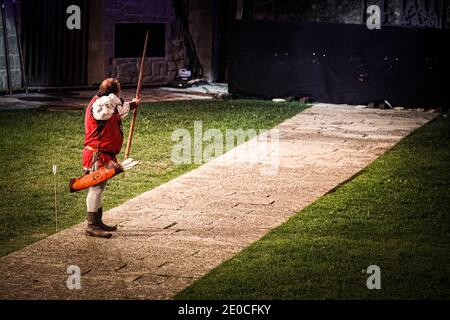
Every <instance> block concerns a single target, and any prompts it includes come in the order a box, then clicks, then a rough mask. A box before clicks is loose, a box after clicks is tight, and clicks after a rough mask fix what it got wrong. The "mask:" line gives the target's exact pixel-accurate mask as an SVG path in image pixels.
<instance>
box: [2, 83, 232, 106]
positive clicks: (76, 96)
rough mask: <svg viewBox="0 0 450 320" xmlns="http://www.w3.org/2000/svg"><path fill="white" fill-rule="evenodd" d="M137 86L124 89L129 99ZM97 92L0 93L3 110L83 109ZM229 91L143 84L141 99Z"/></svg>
mask: <svg viewBox="0 0 450 320" xmlns="http://www.w3.org/2000/svg"><path fill="white" fill-rule="evenodd" d="M135 93H136V89H124V90H123V93H122V96H123V97H124V98H125V99H126V100H131V99H133V98H134V96H135ZM95 94H96V90H73V91H60V92H42V93H39V92H34V93H29V94H25V93H20V94H13V95H0V111H1V110H20V109H46V110H52V111H67V110H81V109H83V108H85V107H86V105H87V103H88V102H89V100H90V99H91V98H92V97H93V96H94V95H95ZM226 95H228V86H227V85H226V84H208V85H200V86H194V87H191V88H186V89H177V88H170V87H158V88H143V89H142V96H141V100H142V102H159V101H178V100H200V99H213V98H222V97H224V96H226Z"/></svg>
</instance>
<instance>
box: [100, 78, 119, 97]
mask: <svg viewBox="0 0 450 320" xmlns="http://www.w3.org/2000/svg"><path fill="white" fill-rule="evenodd" d="M120 91H121V88H120V82H119V80H117V79H116V78H108V79H105V80H103V82H102V84H101V85H100V88H99V89H98V93H97V96H99V97H104V96H109V95H110V94H111V93H114V94H115V95H116V96H119V94H120Z"/></svg>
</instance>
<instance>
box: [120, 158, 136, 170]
mask: <svg viewBox="0 0 450 320" xmlns="http://www.w3.org/2000/svg"><path fill="white" fill-rule="evenodd" d="M138 164H139V161H138V160H133V159H131V158H128V159H126V160H124V161H123V162H122V163H121V164H120V166H121V167H122V169H123V171H127V170H130V169H133V168H134V167H135V166H137V165H138Z"/></svg>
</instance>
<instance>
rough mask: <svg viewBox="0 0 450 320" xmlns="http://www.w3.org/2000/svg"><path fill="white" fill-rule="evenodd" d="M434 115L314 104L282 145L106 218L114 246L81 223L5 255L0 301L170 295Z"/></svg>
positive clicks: (258, 143)
mask: <svg viewBox="0 0 450 320" xmlns="http://www.w3.org/2000/svg"><path fill="white" fill-rule="evenodd" d="M437 115H438V114H436V113H428V112H417V111H396V110H375V109H365V108H361V107H349V106H330V105H323V104H319V105H315V106H313V107H312V108H310V109H308V110H306V111H305V112H303V113H300V114H298V115H296V116H295V117H293V118H291V119H289V120H287V121H285V122H283V123H282V124H280V125H279V126H277V127H276V128H275V129H273V130H272V131H271V132H270V133H271V134H273V135H274V136H276V133H277V132H278V133H279V142H278V143H276V140H274V141H272V143H270V144H268V143H267V142H264V141H263V140H262V139H254V140H251V141H250V142H248V143H245V144H243V145H241V146H239V147H237V148H235V149H233V150H232V151H231V152H229V153H226V154H225V155H224V156H222V157H220V158H218V159H216V160H214V161H211V162H209V163H207V164H205V165H203V166H202V167H200V168H198V169H196V170H194V171H192V172H190V173H187V174H185V175H183V176H181V177H178V178H176V179H174V180H172V181H170V182H168V183H166V184H164V185H162V186H160V187H158V188H155V189H153V190H150V191H148V192H146V193H144V194H142V195H140V196H138V197H137V198H134V199H132V200H130V201H128V202H126V203H124V204H123V205H121V206H119V207H117V208H115V209H113V210H111V211H109V212H107V213H106V214H105V218H106V221H107V222H108V223H117V224H119V230H118V232H117V233H116V234H115V236H114V237H113V238H112V239H110V240H104V239H94V238H88V237H85V236H84V235H83V231H84V228H85V224H84V223H81V224H79V225H76V226H74V227H72V228H69V229H67V230H64V231H62V232H60V233H58V234H55V235H53V236H50V237H48V238H46V239H44V240H42V241H39V242H37V243H35V244H33V245H30V246H28V247H26V248H24V249H22V250H19V251H17V252H15V253H12V254H10V255H8V256H5V257H3V258H1V259H0V274H1V280H0V299H169V298H171V297H173V296H174V295H175V294H176V293H177V292H179V291H180V290H182V289H183V288H185V287H186V286H188V285H190V284H191V283H192V282H194V281H195V280H196V279H198V278H200V277H202V276H203V275H204V274H205V273H207V272H208V271H209V270H211V269H212V268H214V267H215V266H217V265H218V264H220V263H221V262H222V261H224V260H225V259H229V258H231V257H233V256H234V255H235V254H236V253H237V252H239V251H240V250H242V249H243V248H245V247H247V246H248V245H250V244H251V243H253V242H255V241H257V240H258V239H260V238H261V237H262V236H263V235H264V234H266V233H267V232H268V231H269V230H271V229H272V228H275V227H277V226H278V225H280V224H281V223H283V222H284V221H286V219H288V218H289V217H290V216H292V215H293V214H295V213H296V212H298V211H300V210H301V209H302V208H304V207H305V206H307V205H308V204H310V203H312V202H313V201H315V200H316V199H317V198H319V197H320V196H322V195H324V194H325V193H327V192H328V191H330V190H331V189H333V188H335V187H336V186H337V185H339V184H340V183H342V182H345V181H346V180H348V179H350V178H351V177H352V176H354V175H355V174H356V173H358V172H359V171H360V170H362V169H363V168H365V167H366V166H367V165H368V164H370V163H371V162H372V161H373V160H375V159H376V158H377V157H379V156H380V155H381V154H382V153H384V152H385V151H386V150H388V149H389V148H391V147H392V146H393V145H395V144H396V143H397V142H398V141H400V140H401V139H402V138H404V137H405V136H406V135H408V134H410V133H411V132H412V131H414V130H415V129H417V128H419V127H420V126H422V125H424V124H425V123H427V122H428V121H430V120H431V119H433V118H435V117H436V116H437ZM277 159H278V160H279V162H277V161H276V160H277ZM270 161H272V162H270ZM269 169H272V170H269ZM300 214H301V213H300ZM71 265H76V266H78V267H79V268H80V270H81V274H82V276H81V289H79V290H77V289H74V290H69V289H68V287H67V282H66V281H67V279H68V277H69V276H70V274H68V273H67V268H68V267H69V266H71ZM274 267H276V266H274Z"/></svg>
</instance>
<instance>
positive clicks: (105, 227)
mask: <svg viewBox="0 0 450 320" xmlns="http://www.w3.org/2000/svg"><path fill="white" fill-rule="evenodd" d="M98 215H99V219H100V223H99V227H100V229H102V230H103V231H116V230H117V226H112V227H111V226H108V225H106V224H104V223H103V221H102V217H103V208H100V209H98Z"/></svg>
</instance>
